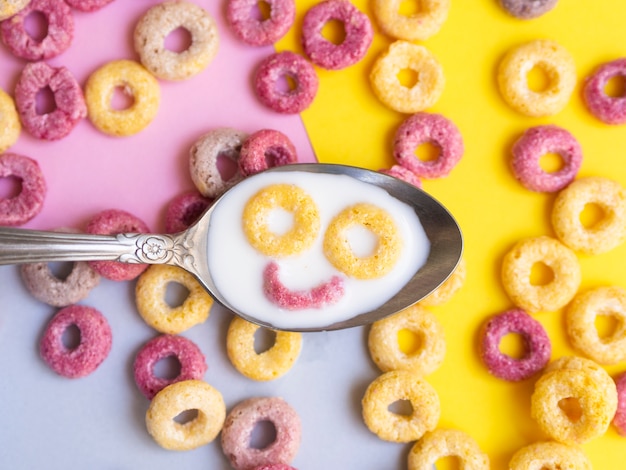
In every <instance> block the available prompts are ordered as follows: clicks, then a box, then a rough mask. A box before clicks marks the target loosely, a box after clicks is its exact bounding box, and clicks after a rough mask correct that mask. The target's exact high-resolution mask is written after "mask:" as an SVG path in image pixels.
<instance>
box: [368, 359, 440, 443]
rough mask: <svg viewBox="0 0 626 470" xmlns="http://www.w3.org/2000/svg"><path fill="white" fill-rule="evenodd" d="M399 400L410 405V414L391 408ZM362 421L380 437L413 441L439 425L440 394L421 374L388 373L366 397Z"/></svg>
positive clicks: (406, 372) (377, 379)
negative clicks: (405, 401)
mask: <svg viewBox="0 0 626 470" xmlns="http://www.w3.org/2000/svg"><path fill="white" fill-rule="evenodd" d="M400 400H408V401H409V402H410V403H411V407H412V411H411V414H410V415H403V414H400V413H394V412H392V411H390V410H389V406H390V405H392V404H393V403H395V402H397V401H400ZM361 404H362V412H363V421H364V422H365V424H366V426H367V427H368V429H369V430H370V431H372V432H373V433H374V434H376V435H377V436H378V437H379V438H381V439H383V440H385V441H390V442H411V441H415V440H417V439H419V438H421V437H422V436H423V435H424V433H426V432H427V431H432V430H433V429H435V427H436V426H437V423H438V421H439V416H440V414H441V405H440V403H439V395H437V392H436V390H435V389H434V388H433V386H432V385H430V384H429V383H428V382H426V381H425V380H424V379H422V378H420V377H419V376H418V375H416V374H413V373H412V372H408V371H405V370H394V371H390V372H386V373H384V374H382V375H381V376H379V377H378V378H376V379H375V380H374V381H373V382H372V383H371V384H370V385H369V386H368V387H367V390H366V391H365V395H364V396H363V400H362V402H361Z"/></svg>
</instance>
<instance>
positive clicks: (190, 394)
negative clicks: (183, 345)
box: [146, 380, 226, 450]
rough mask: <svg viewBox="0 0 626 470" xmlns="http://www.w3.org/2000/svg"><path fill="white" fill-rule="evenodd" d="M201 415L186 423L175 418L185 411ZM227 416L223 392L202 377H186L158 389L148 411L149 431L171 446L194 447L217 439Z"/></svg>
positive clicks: (162, 443)
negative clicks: (202, 379)
mask: <svg viewBox="0 0 626 470" xmlns="http://www.w3.org/2000/svg"><path fill="white" fill-rule="evenodd" d="M188 410H196V411H197V416H196V417H195V418H194V419H193V420H192V421H188V422H186V423H184V424H181V423H179V422H177V421H176V420H174V418H175V417H176V416H178V415H179V414H181V413H182V412H184V411H188ZM225 418H226V405H225V404H224V399H223V398H222V394H221V393H220V392H218V391H217V390H216V389H215V388H213V387H211V386H210V385H209V384H207V383H205V382H202V381H200V380H184V381H182V382H176V383H174V384H172V385H168V386H167V387H165V388H164V389H163V390H161V391H160V392H159V393H157V394H156V395H155V396H154V398H153V399H152V401H151V402H150V406H149V407H148V411H147V412H146V427H147V429H148V433H149V434H150V435H151V436H152V438H153V439H154V440H155V442H156V443H157V444H159V445H160V446H161V447H163V448H164V449H168V450H191V449H195V448H197V447H200V446H203V445H205V444H208V443H209V442H211V441H213V440H214V439H215V438H216V437H217V435H218V434H219V432H220V431H221V429H222V426H223V424H224V419H225Z"/></svg>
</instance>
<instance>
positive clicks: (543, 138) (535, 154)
mask: <svg viewBox="0 0 626 470" xmlns="http://www.w3.org/2000/svg"><path fill="white" fill-rule="evenodd" d="M511 153H512V154H513V159H512V160H511V167H512V169H513V174H514V175H515V178H516V179H517V180H518V181H519V182H520V183H521V184H522V185H523V186H524V187H525V188H527V189H530V190H531V191H537V192H556V191H560V190H561V189H563V188H565V187H566V186H567V185H568V184H570V183H571V182H572V181H574V179H575V178H576V175H577V174H578V170H579V169H580V166H581V164H582V159H583V153H582V149H581V147H580V144H579V143H578V141H577V140H576V139H575V138H574V136H573V135H572V134H570V133H569V132H568V131H566V130H565V129H562V128H560V127H557V126H554V125H546V126H536V127H531V128H530V129H527V130H526V131H525V132H524V134H522V136H521V137H520V138H519V139H518V140H517V141H516V142H515V143H514V144H513V147H512V149H511ZM547 153H557V154H559V155H560V156H561V159H562V160H563V167H562V168H561V169H560V170H559V171H555V172H552V173H548V172H546V171H545V170H544V169H543V168H541V166H540V164H539V160H540V158H541V157H542V156H543V155H546V154H547Z"/></svg>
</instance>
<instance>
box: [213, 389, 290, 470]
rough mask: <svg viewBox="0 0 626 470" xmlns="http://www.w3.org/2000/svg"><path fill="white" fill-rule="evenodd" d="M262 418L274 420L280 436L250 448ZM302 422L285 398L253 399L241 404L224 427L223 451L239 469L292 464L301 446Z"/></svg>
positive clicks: (273, 422) (233, 465)
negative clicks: (261, 446) (253, 431)
mask: <svg viewBox="0 0 626 470" xmlns="http://www.w3.org/2000/svg"><path fill="white" fill-rule="evenodd" d="M261 421H269V422H271V423H272V424H273V425H274V427H275V429H276V439H275V440H274V442H272V443H271V444H269V445H268V446H266V447H264V448H263V449H255V448H252V447H250V435H251V433H252V430H253V429H254V426H255V425H256V424H257V423H259V422H261ZM301 433H302V431H301V423H300V418H299V416H298V414H297V413H296V411H295V410H294V409H293V408H292V407H291V406H290V405H289V404H288V403H287V402H286V401H285V400H283V399H282V398H278V397H261V398H250V399H248V400H245V401H242V402H240V403H238V404H237V405H236V406H235V407H234V408H233V409H232V410H231V411H230V413H228V416H226V421H225V422H224V427H223V428H222V439H221V444H222V451H223V452H224V455H225V456H226V458H228V460H229V462H230V464H231V466H232V467H233V468H234V469H235V470H250V469H251V468H254V467H257V466H259V465H264V464H269V463H272V464H278V463H281V464H289V463H291V461H292V460H293V459H294V457H295V456H296V453H297V452H298V448H299V447H300V439H301Z"/></svg>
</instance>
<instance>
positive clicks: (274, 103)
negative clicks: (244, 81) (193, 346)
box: [254, 51, 319, 114]
mask: <svg viewBox="0 0 626 470" xmlns="http://www.w3.org/2000/svg"><path fill="white" fill-rule="evenodd" d="M281 78H284V79H286V78H290V79H291V80H292V81H293V82H294V86H293V87H291V85H288V88H287V89H286V90H284V89H283V88H282V87H280V86H278V81H279V80H280V79H281ZM318 87H319V80H318V78H317V74H316V73H315V68H314V67H313V65H312V64H311V63H309V62H308V61H307V60H306V59H305V58H304V57H302V56H300V55H298V54H295V53H293V52H291V51H283V52H277V53H274V54H272V55H270V56H268V57H267V58H265V59H264V60H263V61H262V62H261V63H260V64H259V67H258V69H257V71H256V75H255V77H254V89H255V91H256V95H257V97H258V98H259V101H261V103H263V104H264V105H265V106H267V107H268V108H270V109H273V110H274V111H276V112H279V113H283V114H296V113H300V112H302V111H304V110H305V109H307V108H308V107H309V106H310V105H311V103H312V102H313V100H314V99H315V95H316V94H317V89H318Z"/></svg>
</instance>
